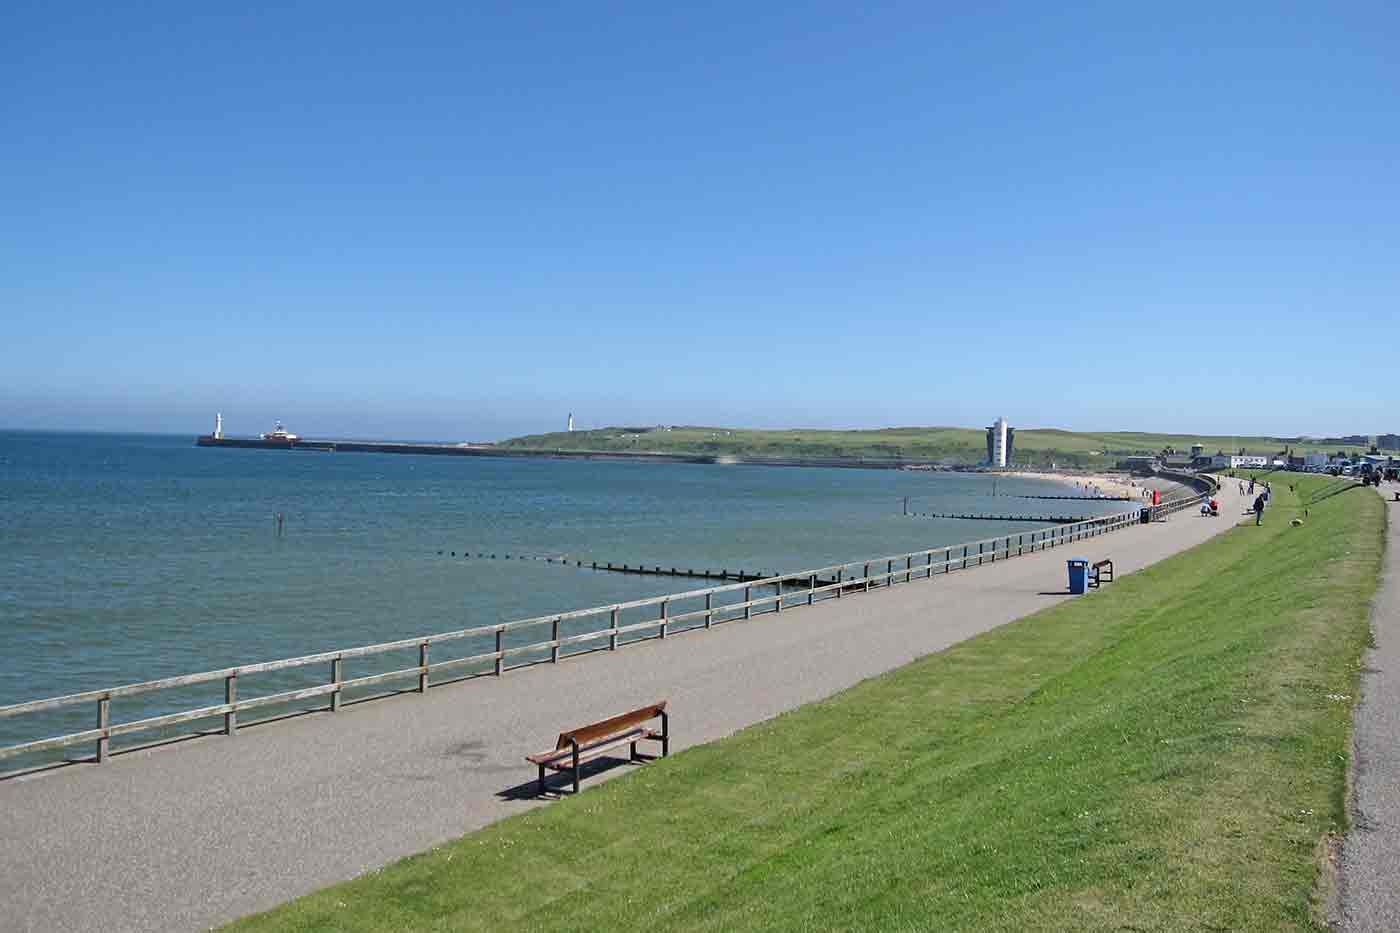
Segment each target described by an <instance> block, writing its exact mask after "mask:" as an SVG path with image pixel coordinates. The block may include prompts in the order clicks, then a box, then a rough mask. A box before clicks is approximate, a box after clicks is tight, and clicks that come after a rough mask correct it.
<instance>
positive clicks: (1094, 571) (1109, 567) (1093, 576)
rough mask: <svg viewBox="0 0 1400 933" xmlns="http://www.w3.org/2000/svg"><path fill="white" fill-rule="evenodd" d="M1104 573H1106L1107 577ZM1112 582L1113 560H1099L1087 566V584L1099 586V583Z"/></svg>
mask: <svg viewBox="0 0 1400 933" xmlns="http://www.w3.org/2000/svg"><path fill="white" fill-rule="evenodd" d="M1104 574H1108V576H1107V577H1105V576H1104ZM1112 582H1113V561H1111V560H1107V559H1105V560H1101V561H1099V562H1098V563H1096V564H1094V565H1093V566H1092V567H1090V568H1089V585H1090V586H1093V587H1097V586H1099V584H1101V583H1112Z"/></svg>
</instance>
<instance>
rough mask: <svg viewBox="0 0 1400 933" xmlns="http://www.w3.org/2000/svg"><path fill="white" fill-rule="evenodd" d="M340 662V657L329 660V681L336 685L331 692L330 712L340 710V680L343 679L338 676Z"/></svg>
mask: <svg viewBox="0 0 1400 933" xmlns="http://www.w3.org/2000/svg"><path fill="white" fill-rule="evenodd" d="M341 664H342V661H341V659H340V658H335V659H333V660H332V661H331V683H333V684H335V685H336V688H335V690H333V691H332V692H331V712H332V713H338V712H340V699H341V698H340V681H341V680H342V679H343V678H342V677H341V676H340V671H341Z"/></svg>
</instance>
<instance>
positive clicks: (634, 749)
mask: <svg viewBox="0 0 1400 933" xmlns="http://www.w3.org/2000/svg"><path fill="white" fill-rule="evenodd" d="M627 760H628V761H636V760H637V743H636V742H633V743H632V752H631V754H629V755H628V756H627Z"/></svg>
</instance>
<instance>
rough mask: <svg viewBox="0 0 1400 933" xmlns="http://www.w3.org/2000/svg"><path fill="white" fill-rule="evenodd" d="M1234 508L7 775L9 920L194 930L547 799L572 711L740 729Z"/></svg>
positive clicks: (1048, 600) (1239, 505)
mask: <svg viewBox="0 0 1400 933" xmlns="http://www.w3.org/2000/svg"><path fill="white" fill-rule="evenodd" d="M1221 504H1222V512H1223V513H1224V514H1223V515H1222V516H1221V517H1220V518H1218V519H1208V518H1202V517H1200V516H1198V515H1197V514H1195V513H1194V512H1191V511H1186V512H1182V513H1179V514H1177V515H1176V516H1175V517H1173V518H1172V519H1171V520H1170V521H1168V522H1166V523H1159V524H1155V525H1150V526H1134V527H1132V528H1129V529H1126V530H1124V531H1120V532H1115V533H1113V534H1109V535H1104V536H1102V537H1099V538H1095V539H1091V540H1089V541H1086V542H1082V543H1080V544H1078V545H1071V546H1069V547H1065V548H1057V549H1055V550H1053V551H1049V552H1044V553H1041V554H1035V555H1030V556H1025V557H1019V558H1016V559H1014V560H1009V561H1002V562H998V563H996V564H989V565H986V566H984V567H981V568H977V569H972V570H968V571H965V572H960V573H958V572H955V573H953V574H951V575H949V576H947V577H936V578H934V579H933V580H932V581H916V582H914V583H912V584H908V585H899V586H895V587H891V588H890V589H888V590H879V591H876V592H874V593H871V594H869V595H860V596H855V597H852V598H847V599H842V600H840V601H835V600H833V601H830V602H825V603H819V604H818V605H817V606H815V607H812V608H801V609H796V610H794V611H791V612H784V613H783V614H782V615H765V616H761V617H758V618H756V619H754V620H753V621H751V622H748V623H744V622H736V623H733V624H729V625H725V626H722V627H719V628H716V629H714V630H713V631H710V632H704V631H697V632H692V633H689V634H684V635H679V636H675V637H673V638H669V639H667V640H666V641H664V642H662V641H651V642H647V643H644V644H640V645H636V646H632V647H629V648H625V649H623V650H619V651H617V652H613V653H609V652H602V653H598V654H593V655H590V656H588V657H585V658H582V659H578V660H574V661H567V662H565V663H561V664H559V665H544V666H539V667H534V668H530V669H526V670H520V671H515V672H512V673H508V674H507V675H506V676H505V677H503V678H500V679H499V680H498V679H495V678H482V679H479V680H474V681H469V682H465V683H462V684H457V685H449V686H444V687H441V688H435V689H432V690H429V691H428V693H427V694H424V695H417V694H409V695H403V696H398V697H394V698H391V699H386V700H381V701H376V702H371V703H364V704H360V705H357V706H354V707H350V708H347V709H346V710H345V711H343V712H341V713H339V714H336V715H331V714H315V715H310V716H303V717H300V718H297V719H292V720H289V721H285V722H281V723H275V724H269V725H264V726H259V727H255V728H246V729H243V730H240V732H239V734H238V736H237V737H235V738H226V737H222V736H211V737H208V738H202V739H196V740H194V741H190V742H184V743H179V744H176V745H173V746H168V747H165V748H159V749H150V750H143V751H139V752H133V753H130V754H125V755H120V756H117V757H115V758H114V759H113V760H112V761H111V762H110V763H109V764H106V765H102V766H96V765H82V766H76V767H69V768H63V769H59V770H57V771H51V772H46V773H43V774H38V775H33V776H27V777H24V778H21V779H16V780H10V781H5V782H0V905H3V912H4V913H3V917H4V923H3V926H4V928H5V929H6V930H16V931H18V930H34V931H39V930H42V931H52V930H107V931H124V930H194V929H203V928H206V927H209V926H211V925H215V924H218V923H221V922H224V921H228V920H231V919H234V918H236V917H238V916H241V915H243V914H246V913H250V912H253V911H257V910H262V909H265V908H268V907H271V906H273V905H275V904H277V903H280V902H282V901H284V900H287V899H289V898H292V897H295V896H297V895H299V894H304V893H306V892H309V891H312V890H314V889H316V888H319V887H322V886H324V885H326V884H330V883H332V882H335V881H340V880H343V879H346V878H350V877H353V876H355V875H357V874H360V873H362V872H365V871H367V870H370V869H374V868H377V867H379V866H382V865H384V864H385V863H387V862H389V861H392V860H393V859H396V858H398V857H400V856H404V855H408V854H410V853H413V852H417V851H420V850H422V849H426V848H428V847H431V846H433V845H435V844H437V843H440V842H443V841H445V840H448V839H451V838H453V837H455V836H458V835H460V834H462V833H464V832H467V831H468V830H471V829H475V828H477V827H480V826H482V825H485V824H487V823H490V822H492V821H494V820H498V819H500V818H502V817H505V816H508V815H510V814H513V813H519V812H521V811H523V810H525V809H526V808H528V807H531V806H538V805H539V804H538V803H536V802H534V801H531V800H528V799H520V798H516V797H513V796H511V795H509V794H506V795H503V794H502V792H505V791H509V790H510V789H512V788H516V787H520V786H522V785H525V786H528V785H529V784H530V783H532V782H533V780H534V776H535V775H534V768H533V767H530V766H528V765H527V764H526V763H525V762H524V761H523V760H522V759H523V756H524V755H525V754H527V753H529V752H534V751H539V750H541V749H543V748H546V747H548V746H549V745H550V744H551V743H552V742H553V740H554V737H555V735H556V733H557V732H558V731H559V730H560V728H562V727H568V726H572V725H578V724H579V723H583V722H589V721H592V720H594V719H598V718H602V717H604V716H607V715H610V714H614V713H617V712H620V711H622V710H626V709H630V708H633V707H636V706H640V705H642V704H644V703H646V702H648V701H652V700H656V699H660V698H663V697H666V698H669V699H670V700H671V704H672V712H673V715H672V719H671V728H672V733H673V735H674V738H673V740H672V747H673V750H675V749H683V748H685V747H686V746H688V745H693V744H697V743H702V742H706V741H710V740H712V739H716V738H719V737H721V736H724V735H728V734H730V733H732V732H734V731H735V730H737V729H739V728H741V727H743V726H746V725H749V724H751V723H754V722H757V721H760V720H763V719H767V718H769V717H772V716H774V715H777V714H778V713H781V712H783V711H785V710H789V709H792V708H794V707H797V706H800V705H801V704H804V703H808V702H810V701H813V700H817V699H820V698H822V697H826V696H829V695H831V694H832V693H835V692H837V691H839V690H841V689H843V688H846V687H849V686H851V685H853V684H855V683H857V682H859V681H860V680H862V679H865V678H867V677H870V676H873V675H876V674H880V673H883V672H885V671H888V670H891V669H893V668H896V667H899V666H901V665H903V664H905V663H907V662H909V661H912V660H914V659H915V658H918V657H920V656H922V655H925V654H929V653H931V652H934V651H938V650H940V649H942V648H945V647H947V646H948V645H951V644H954V643H956V642H958V641H961V640H963V639H966V638H969V637H971V636H973V635H976V634H978V633H980V632H984V631H987V630H988V629H991V628H994V627H995V626H998V625H1001V624H1003V623H1006V622H1008V621H1011V620H1013V619H1016V618H1018V617H1020V616H1023V615H1026V614H1028V613H1031V612H1034V611H1036V610H1038V609H1041V608H1043V607H1045V606H1049V605H1052V604H1054V603H1056V602H1059V601H1060V600H1062V599H1064V598H1066V597H1064V596H1062V595H1058V593H1062V592H1063V590H1064V587H1065V558H1067V557H1071V556H1085V557H1089V558H1090V559H1098V558H1101V557H1106V556H1111V557H1112V558H1113V559H1114V561H1115V563H1116V564H1117V569H1118V572H1119V573H1120V574H1122V573H1130V572H1132V571H1134V570H1137V569H1139V568H1142V567H1144V566H1146V565H1148V564H1151V563H1153V562H1155V561H1158V560H1161V559H1162V558H1164V557H1167V556H1169V555H1171V554H1173V553H1175V552H1177V551H1180V550H1182V549H1184V548H1187V547H1190V546H1192V545H1195V544H1197V543H1200V542H1201V541H1204V540H1205V539H1207V538H1209V537H1210V536H1212V535H1214V534H1216V533H1218V532H1221V531H1223V530H1225V529H1226V528H1229V527H1230V526H1232V525H1233V524H1235V522H1236V521H1239V520H1241V518H1240V513H1241V511H1242V510H1243V509H1244V508H1245V507H1246V505H1247V503H1246V501H1245V499H1244V498H1242V497H1240V496H1239V495H1238V494H1237V491H1236V488H1235V485H1234V484H1233V483H1228V482H1227V484H1226V487H1225V489H1223V490H1222V499H1221ZM853 556H854V555H853ZM1086 598H1090V599H1092V598H1094V597H1093V596H1092V595H1091V596H1089V597H1086ZM627 770H628V766H625V765H623V766H619V767H618V768H615V769H613V770H612V771H611V772H609V773H612V774H617V773H624V772H626V771H627ZM597 780H598V778H594V779H593V781H592V783H596V782H597ZM584 793H585V794H587V793H588V784H585V786H584Z"/></svg>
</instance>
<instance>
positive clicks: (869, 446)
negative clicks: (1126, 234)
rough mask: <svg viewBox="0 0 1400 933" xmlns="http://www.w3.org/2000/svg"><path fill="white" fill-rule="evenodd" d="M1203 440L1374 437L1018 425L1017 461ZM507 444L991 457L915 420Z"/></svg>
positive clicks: (672, 428) (617, 430)
mask: <svg viewBox="0 0 1400 933" xmlns="http://www.w3.org/2000/svg"><path fill="white" fill-rule="evenodd" d="M1193 444H1202V445H1204V446H1205V448H1206V451H1207V452H1209V453H1214V452H1216V451H1217V450H1223V451H1225V452H1227V453H1228V452H1238V451H1239V450H1240V449H1241V448H1244V449H1247V450H1249V451H1251V452H1256V451H1257V452H1260V453H1276V452H1278V451H1281V450H1284V449H1285V448H1291V449H1292V450H1293V451H1294V452H1297V453H1302V452H1307V451H1309V450H1327V451H1336V450H1339V449H1343V448H1344V447H1345V449H1351V450H1356V451H1364V450H1365V449H1366V446H1367V445H1366V444H1356V443H1353V444H1350V445H1342V444H1340V443H1338V442H1337V441H1336V440H1333V441H1328V442H1324V441H1321V440H1313V439H1306V440H1305V439H1301V438H1296V437H1295V438H1281V437H1262V436H1249V437H1246V436H1232V437H1225V436H1219V435H1204V434H1198V435H1191V434H1153V433H1144V432H1136V431H1109V432H1082V431H1064V430H1059V429H1057V428H1017V429H1016V435H1015V447H1014V452H1013V458H1014V462H1015V464H1016V465H1018V466H1034V467H1044V466H1050V465H1051V464H1052V463H1053V464H1055V465H1058V466H1061V467H1064V466H1071V467H1101V466H1108V465H1111V464H1113V463H1116V462H1117V461H1119V460H1121V459H1123V458H1124V457H1129V456H1140V455H1144V454H1153V453H1158V452H1160V451H1161V450H1163V449H1164V448H1167V447H1171V448H1174V449H1176V450H1179V451H1183V452H1184V451H1187V450H1189V449H1190V447H1191V445H1193ZM499 446H502V447H510V448H529V449H534V450H572V451H580V450H596V451H609V452H636V453H647V452H654V453H680V454H701V455H713V456H732V457H739V458H754V457H783V458H812V459H817V458H832V457H840V458H852V459H854V458H860V459H881V460H909V461H915V462H921V463H922V462H929V463H946V464H950V465H958V464H964V465H965V464H977V463H981V462H983V461H984V460H985V459H986V455H987V454H986V451H987V447H986V433H985V431H983V430H982V429H980V428H953V427H908V428H877V429H864V430H854V431H836V430H829V429H821V428H791V429H784V430H757V429H745V428H723V427H704V426H698V425H653V426H646V427H625V426H620V427H609V428H598V429H595V430H589V431H559V432H555V433H550V434H532V435H529V436H526V437H516V438H511V439H510V440H507V441H502V442H501V443H500V445H499Z"/></svg>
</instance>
